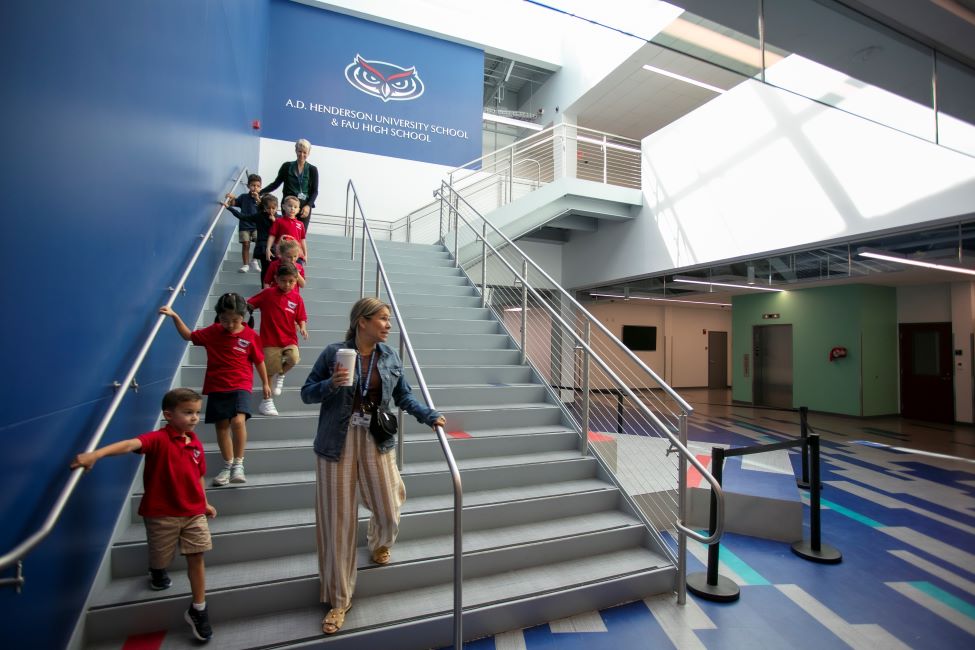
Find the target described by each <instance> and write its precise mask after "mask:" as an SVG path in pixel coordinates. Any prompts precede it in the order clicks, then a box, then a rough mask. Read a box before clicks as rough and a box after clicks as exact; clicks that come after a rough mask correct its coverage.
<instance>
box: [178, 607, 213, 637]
mask: <svg viewBox="0 0 975 650" xmlns="http://www.w3.org/2000/svg"><path fill="white" fill-rule="evenodd" d="M183 620H185V621H186V622H187V623H189V624H190V629H191V630H193V636H195V637H196V638H197V639H198V640H200V641H209V640H210V637H212V636H213V628H211V627H210V616H209V615H208V613H207V610H206V609H203V610H202V611H199V612H198V611H196V610H195V609H193V606H192V605H190V608H189V609H188V610H186V612H185V613H184V614H183Z"/></svg>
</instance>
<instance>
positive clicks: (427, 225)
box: [390, 124, 641, 244]
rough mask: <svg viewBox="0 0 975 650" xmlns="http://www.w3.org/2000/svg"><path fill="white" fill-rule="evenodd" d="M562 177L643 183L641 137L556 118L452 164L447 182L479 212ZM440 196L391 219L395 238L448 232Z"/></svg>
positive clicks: (434, 239) (426, 239) (429, 239)
mask: <svg viewBox="0 0 975 650" xmlns="http://www.w3.org/2000/svg"><path fill="white" fill-rule="evenodd" d="M561 178H576V179H580V180H585V181H592V182H595V183H602V184H605V185H616V186H619V187H628V188H634V189H639V188H640V183H641V153H640V142H639V141H638V140H631V139H629V138H624V137H622V136H618V135H612V134H610V133H605V132H603V131H597V130H595V129H588V128H585V127H581V126H575V125H572V124H557V125H555V126H551V127H549V128H547V129H545V130H543V131H539V132H538V133H535V134H533V135H531V136H529V137H527V138H525V139H523V140H519V141H517V142H514V143H512V144H510V145H508V146H506V147H502V148H501V149H498V150H497V151H494V152H491V153H489V154H486V155H484V156H481V157H480V158H477V159H476V160H472V161H471V162H469V163H466V164H464V165H461V166H460V167H457V168H455V169H452V170H451V171H449V172H448V173H447V174H446V183H447V185H449V186H450V187H451V188H452V189H453V190H454V191H455V192H457V193H458V194H459V195H460V196H462V197H464V199H465V200H466V201H467V202H468V203H469V204H470V205H471V207H473V208H474V209H476V210H477V211H478V212H480V213H481V214H488V213H490V212H491V211H492V210H496V209H498V208H501V207H504V206H506V205H508V204H509V203H511V202H512V201H516V200H518V199H520V198H521V197H523V196H527V195H528V194H530V193H532V192H534V191H536V190H538V189H539V188H541V187H544V186H545V185H547V184H549V183H552V182H553V181H556V180H558V179H561ZM439 204H440V201H434V202H432V203H429V204H427V205H424V206H422V207H420V208H417V209H416V210H414V211H412V212H410V213H409V214H407V215H406V216H405V217H402V218H400V219H397V220H396V221H393V222H392V226H391V229H390V237H391V239H395V240H397V241H410V242H417V243H429V244H432V243H438V242H442V241H443V236H444V234H445V232H446V227H445V224H444V214H443V212H444V211H443V209H442V208H441V206H440V205H439Z"/></svg>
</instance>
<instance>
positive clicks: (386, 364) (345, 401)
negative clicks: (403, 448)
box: [301, 341, 441, 460]
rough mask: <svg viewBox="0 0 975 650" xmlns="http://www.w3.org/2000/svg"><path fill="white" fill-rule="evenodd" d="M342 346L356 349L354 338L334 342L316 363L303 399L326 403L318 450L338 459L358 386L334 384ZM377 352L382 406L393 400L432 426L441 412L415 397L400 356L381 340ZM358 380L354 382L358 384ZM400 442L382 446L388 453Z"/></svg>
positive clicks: (357, 375) (317, 445) (357, 372)
mask: <svg viewBox="0 0 975 650" xmlns="http://www.w3.org/2000/svg"><path fill="white" fill-rule="evenodd" d="M341 348H352V349H355V344H354V343H353V342H352V341H344V342H342V343H332V344H330V345H328V346H327V347H326V348H325V349H324V350H322V353H321V354H320V355H319V357H318V360H317V361H316V362H315V366H314V367H313V368H312V369H311V373H310V374H309V375H308V379H306V380H305V385H304V386H302V387H301V401H303V402H304V403H305V404H316V403H320V404H321V405H322V407H321V410H320V411H319V414H318V431H317V432H316V433H315V445H314V447H315V453H316V454H318V455H319V456H324V457H325V458H328V459H329V460H338V459H339V457H340V456H341V455H342V447H344V446H345V435H346V431H347V430H348V428H349V420H350V419H351V418H352V400H353V398H354V397H355V393H354V392H353V391H354V390H355V386H354V385H353V386H332V369H333V368H334V367H335V355H336V352H338V350H339V349H341ZM376 351H377V352H378V353H379V358H378V359H377V361H376V369H377V370H378V371H379V377H380V378H381V379H382V384H383V397H382V402H381V403H380V405H381V406H382V408H384V409H386V410H387V411H390V410H391V409H390V404H389V403H390V400H392V401H393V403H394V404H395V405H396V406H398V407H399V408H401V409H403V410H404V411H406V412H407V413H409V414H411V415H412V416H413V417H415V418H416V419H417V421H418V422H420V423H421V424H426V425H427V426H432V425H433V423H434V422H435V421H436V420H437V418H439V417H440V415H441V414H440V413H439V412H438V411H435V410H433V409H431V408H428V407H427V406H425V405H423V404H421V403H420V402H418V401H417V399H416V398H415V397H413V393H412V392H411V391H410V385H409V383H408V382H407V381H406V377H404V376H403V363H402V362H401V361H400V358H399V355H397V354H396V352H395V351H394V350H393V349H392V348H391V347H389V346H388V345H386V344H385V343H377V344H376ZM354 371H355V374H354V377H355V379H356V380H358V378H359V368H358V364H356V368H355V369H354ZM355 383H356V382H353V384H355ZM395 444H396V438H395V437H394V438H392V439H391V440H389V441H388V442H386V443H385V444H383V445H381V446H380V447H379V449H380V451H382V452H387V451H389V450H390V449H392V448H393V447H394V446H395Z"/></svg>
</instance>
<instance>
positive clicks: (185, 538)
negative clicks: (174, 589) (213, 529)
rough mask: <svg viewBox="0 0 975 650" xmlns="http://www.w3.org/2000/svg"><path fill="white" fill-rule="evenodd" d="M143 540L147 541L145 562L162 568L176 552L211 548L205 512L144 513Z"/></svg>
mask: <svg viewBox="0 0 975 650" xmlns="http://www.w3.org/2000/svg"><path fill="white" fill-rule="evenodd" d="M143 521H144V522H145V524H146V540H147V541H148V542H149V566H150V567H151V568H153V569H165V568H166V567H167V566H169V563H170V562H171V561H172V560H173V555H174V554H175V553H176V542H179V552H180V554H181V555H193V554H194V553H203V552H205V551H209V550H210V549H212V548H213V542H212V541H210V526H208V525H207V518H206V515H196V516H195V517H145V518H144V519H143Z"/></svg>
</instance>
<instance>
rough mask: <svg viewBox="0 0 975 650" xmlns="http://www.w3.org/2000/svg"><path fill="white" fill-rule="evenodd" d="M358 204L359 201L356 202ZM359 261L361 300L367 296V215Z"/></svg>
mask: <svg viewBox="0 0 975 650" xmlns="http://www.w3.org/2000/svg"><path fill="white" fill-rule="evenodd" d="M356 203H358V199H357V200H356ZM360 255H361V258H362V259H360V260H359V298H365V296H366V215H362V252H361V254H360Z"/></svg>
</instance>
